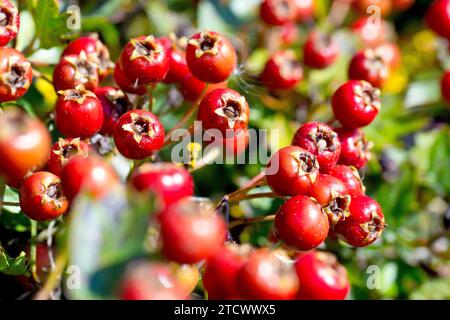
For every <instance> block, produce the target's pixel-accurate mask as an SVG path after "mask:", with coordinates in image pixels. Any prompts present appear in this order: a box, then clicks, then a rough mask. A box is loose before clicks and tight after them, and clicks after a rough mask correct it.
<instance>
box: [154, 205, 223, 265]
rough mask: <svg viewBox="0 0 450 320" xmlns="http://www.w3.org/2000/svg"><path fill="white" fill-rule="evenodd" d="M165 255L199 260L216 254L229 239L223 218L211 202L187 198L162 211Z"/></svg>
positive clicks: (163, 250)
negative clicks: (226, 239)
mask: <svg viewBox="0 0 450 320" xmlns="http://www.w3.org/2000/svg"><path fill="white" fill-rule="evenodd" d="M160 220H161V239H162V252H163V253H164V255H165V256H166V257H167V258H168V259H170V260H172V261H175V262H178V263H197V262H200V261H202V260H204V259H209V258H211V257H213V256H214V255H216V254H217V252H218V251H219V250H220V248H221V247H222V246H223V243H224V241H225V238H226V226H225V221H224V220H223V218H222V217H221V216H219V215H217V214H215V212H214V208H213V207H212V205H211V204H210V203H205V202H204V201H201V200H195V199H192V198H184V199H181V200H180V201H178V202H176V203H174V204H173V205H171V206H170V207H168V208H167V209H166V210H165V211H164V212H163V213H162V214H161V219H160Z"/></svg>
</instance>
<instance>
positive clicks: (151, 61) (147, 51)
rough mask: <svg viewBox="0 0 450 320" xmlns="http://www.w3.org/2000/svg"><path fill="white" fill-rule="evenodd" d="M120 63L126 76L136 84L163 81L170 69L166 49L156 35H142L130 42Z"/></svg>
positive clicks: (123, 51)
mask: <svg viewBox="0 0 450 320" xmlns="http://www.w3.org/2000/svg"><path fill="white" fill-rule="evenodd" d="M120 64H121V67H122V70H123V72H124V73H125V75H126V77H127V78H128V79H129V80H130V81H131V82H132V83H136V85H139V84H149V83H158V82H161V81H163V80H164V78H165V77H166V75H167V72H168V71H169V58H168V56H167V52H166V49H165V48H164V46H163V45H162V43H161V40H159V39H158V38H155V37H154V36H140V37H138V38H135V39H132V40H131V41H130V42H128V44H127V45H126V46H125V47H124V48H123V50H122V53H121V55H120Z"/></svg>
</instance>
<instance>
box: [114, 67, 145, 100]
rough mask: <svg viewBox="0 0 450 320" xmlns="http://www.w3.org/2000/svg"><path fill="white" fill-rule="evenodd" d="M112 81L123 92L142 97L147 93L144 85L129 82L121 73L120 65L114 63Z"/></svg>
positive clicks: (137, 82)
mask: <svg viewBox="0 0 450 320" xmlns="http://www.w3.org/2000/svg"><path fill="white" fill-rule="evenodd" d="M114 80H115V81H116V83H117V85H118V86H119V87H120V89H122V90H123V91H125V92H129V93H133V94H137V95H144V94H146V93H147V88H146V86H145V84H143V83H140V82H139V81H134V82H133V81H130V80H129V79H128V78H127V76H126V74H125V73H124V72H123V70H122V67H121V66H120V63H119V62H117V63H116V67H115V68H114Z"/></svg>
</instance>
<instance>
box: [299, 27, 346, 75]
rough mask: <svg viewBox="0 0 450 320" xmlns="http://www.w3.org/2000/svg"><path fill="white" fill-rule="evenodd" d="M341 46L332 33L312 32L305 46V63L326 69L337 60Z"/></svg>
mask: <svg viewBox="0 0 450 320" xmlns="http://www.w3.org/2000/svg"><path fill="white" fill-rule="evenodd" d="M338 55H339V47H338V45H337V43H336V42H335V41H334V40H333V37H332V36H331V35H328V34H325V33H322V32H312V33H310V35H309V36H308V39H307V40H306V42H305V45H304V47H303V62H304V63H305V65H307V66H309V67H311V68H315V69H324V68H326V67H328V66H329V65H331V64H332V63H333V62H334V61H336V59H337V57H338Z"/></svg>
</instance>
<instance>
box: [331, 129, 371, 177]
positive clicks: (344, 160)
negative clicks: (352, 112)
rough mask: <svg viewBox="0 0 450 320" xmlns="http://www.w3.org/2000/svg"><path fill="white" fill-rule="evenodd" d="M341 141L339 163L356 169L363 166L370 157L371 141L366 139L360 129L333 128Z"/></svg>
mask: <svg viewBox="0 0 450 320" xmlns="http://www.w3.org/2000/svg"><path fill="white" fill-rule="evenodd" d="M335 131H336V132H337V134H338V136H339V141H341V146H342V150H341V156H340V157H339V163H340V164H345V165H348V166H354V167H356V168H357V169H361V168H362V167H364V166H365V165H366V163H367V161H369V159H370V158H371V155H372V154H371V152H370V149H371V148H372V143H371V142H369V141H367V140H366V135H365V134H364V132H363V131H362V130H361V129H354V130H348V129H344V128H338V129H336V130H335Z"/></svg>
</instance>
